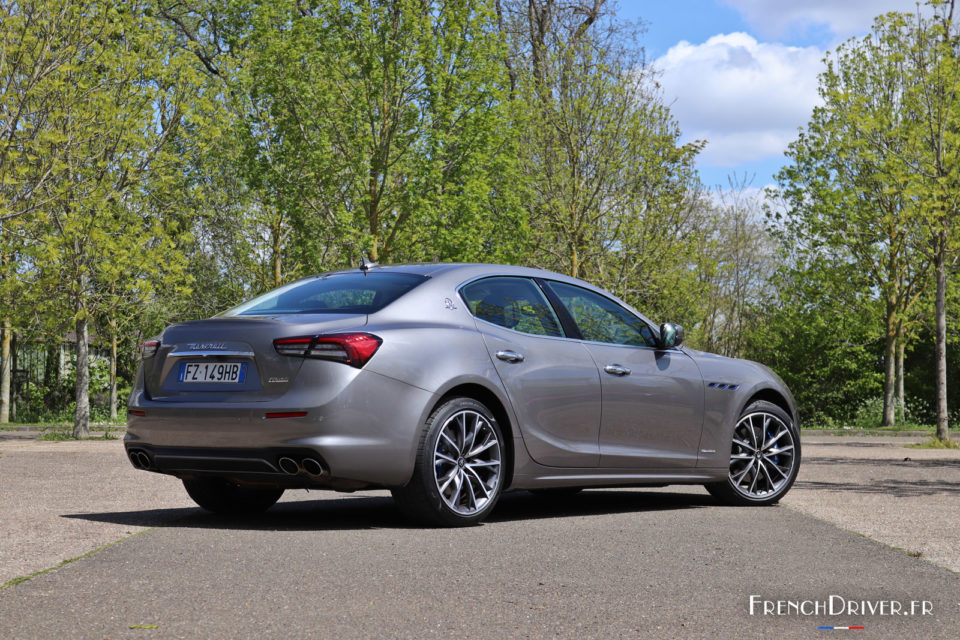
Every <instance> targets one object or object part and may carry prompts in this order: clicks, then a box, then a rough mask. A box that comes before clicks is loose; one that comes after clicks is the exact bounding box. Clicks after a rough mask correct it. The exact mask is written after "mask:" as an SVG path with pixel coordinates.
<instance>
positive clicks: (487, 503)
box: [393, 398, 504, 526]
mask: <svg viewBox="0 0 960 640" xmlns="http://www.w3.org/2000/svg"><path fill="white" fill-rule="evenodd" d="M503 464H504V444H503V436H502V434H501V432H500V427H499V425H498V424H497V421H496V419H495V418H494V417H493V414H492V413H491V412H490V410H489V409H487V408H486V407H485V406H484V405H482V404H481V403H479V402H477V401H476V400H473V399H472V398H453V399H451V400H448V401H447V402H444V403H443V404H442V405H440V406H439V407H438V408H437V409H436V410H435V411H434V412H433V414H432V415H431V416H430V418H429V419H428V420H427V422H426V424H425V425H424V433H423V438H422V440H421V443H420V450H419V451H418V453H417V464H416V468H415V470H414V474H413V478H412V479H411V480H410V482H409V483H408V484H407V486H405V487H398V488H396V489H394V490H393V496H394V498H395V499H396V500H397V503H398V504H399V505H400V507H401V508H402V509H403V510H404V511H406V512H407V513H408V514H409V515H411V516H413V517H414V518H415V519H417V520H419V521H422V522H427V523H430V524H435V525H443V526H463V525H469V524H475V523H477V522H479V521H480V520H482V519H483V518H484V517H486V515H487V514H488V513H489V512H490V510H491V509H493V506H494V504H496V501H497V499H498V498H499V497H500V490H501V488H502V484H503V477H504V468H503Z"/></svg>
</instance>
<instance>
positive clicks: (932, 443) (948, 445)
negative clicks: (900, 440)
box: [907, 438, 960, 449]
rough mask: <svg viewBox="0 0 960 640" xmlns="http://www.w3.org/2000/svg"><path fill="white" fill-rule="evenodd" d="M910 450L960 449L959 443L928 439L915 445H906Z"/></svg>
mask: <svg viewBox="0 0 960 640" xmlns="http://www.w3.org/2000/svg"><path fill="white" fill-rule="evenodd" d="M907 446H908V447H910V448H911V449H960V442H957V441H956V440H941V439H940V438H930V439H929V440H924V441H923V442H918V443H917V444H908V445H907Z"/></svg>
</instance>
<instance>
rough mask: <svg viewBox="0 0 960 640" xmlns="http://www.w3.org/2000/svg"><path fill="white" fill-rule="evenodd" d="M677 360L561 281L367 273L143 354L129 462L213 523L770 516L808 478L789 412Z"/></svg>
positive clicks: (530, 273)
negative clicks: (305, 498) (284, 507)
mask: <svg viewBox="0 0 960 640" xmlns="http://www.w3.org/2000/svg"><path fill="white" fill-rule="evenodd" d="M682 342H683V328H682V327H680V326H678V325H674V324H670V323H665V324H661V325H660V326H659V327H657V326H655V325H654V324H652V323H651V322H650V321H649V320H647V319H646V318H645V317H644V316H643V315H641V314H640V313H638V312H637V311H636V310H634V309H633V308H631V307H630V306H629V305H627V304H626V303H624V302H623V301H621V300H618V299H617V298H616V297H614V296H612V295H610V294H609V293H607V292H606V291H603V290H602V289H598V288H597V287H594V286H592V285H590V284H588V283H586V282H583V281H581V280H577V279H574V278H570V277H566V276H563V275H560V274H557V273H552V272H549V271H543V270H539V269H529V268H521V267H510V266H499V265H487V264H429V265H423V264H420V265H397V266H389V267H386V266H384V267H380V266H378V265H373V264H369V263H366V262H364V264H363V266H362V267H361V268H359V269H356V270H351V271H341V272H336V273H327V274H323V275H319V276H315V277H310V278H305V279H303V280H299V281H297V282H294V283H291V284H289V285H286V286H283V287H280V288H279V289H276V290H274V291H271V292H269V293H267V294H265V295H263V296H260V297H258V298H256V299H254V300H251V301H249V302H247V303H245V304H242V305H240V306H238V307H236V308H234V309H231V310H229V311H226V312H224V313H221V314H220V315H218V316H215V317H213V318H209V319H206V320H196V321H192V322H182V323H178V324H174V325H172V326H170V327H167V328H166V329H165V330H164V331H163V333H162V334H160V335H159V336H158V337H156V338H155V339H152V340H148V341H146V342H144V343H143V344H142V345H141V351H140V358H141V366H140V368H139V371H138V372H137V376H136V381H135V384H134V388H133V391H132V393H131V396H130V401H129V410H128V414H129V415H128V428H127V435H126V438H125V441H124V444H125V446H126V451H127V455H128V457H129V459H130V461H131V462H132V463H133V465H134V466H135V467H136V468H138V469H144V470H147V471H153V472H159V473H165V474H169V475H172V476H176V477H178V478H181V479H182V481H183V483H184V485H185V487H186V490H187V492H188V493H189V494H190V496H191V497H192V498H193V499H194V500H195V501H196V502H197V503H198V504H199V505H200V506H201V507H204V508H205V509H208V510H211V511H214V512H219V513H250V512H256V511H262V510H264V509H267V508H269V507H270V506H271V505H272V504H274V503H275V502H276V501H277V500H278V499H279V498H280V495H281V494H282V493H283V491H284V490H285V489H298V488H299V489H314V488H317V489H332V490H336V491H356V490H361V489H383V488H387V489H389V490H390V491H391V492H392V493H393V496H394V498H395V499H396V501H397V502H398V503H399V505H400V506H401V507H402V509H403V510H404V511H405V512H406V513H408V514H409V515H411V516H412V517H413V518H415V519H416V520H417V521H419V522H423V523H428V524H432V525H446V526H457V525H468V524H473V523H477V522H479V521H481V520H482V519H483V518H485V517H486V516H487V515H489V514H490V512H491V511H492V510H493V508H494V507H495V505H496V503H497V499H498V498H499V497H500V495H501V494H502V493H503V492H504V491H508V490H519V489H525V490H530V491H534V492H538V493H544V494H551V493H553V494H562V493H572V492H575V491H578V490H580V489H583V488H589V487H615V486H642V485H665V484H703V485H705V486H706V487H707V489H708V490H709V491H710V492H711V493H712V494H713V495H714V496H716V497H717V498H719V499H720V500H722V501H724V502H727V503H732V504H738V505H766V504H771V503H773V502H776V501H777V500H778V499H780V498H781V497H782V496H783V495H784V494H785V493H786V492H787V490H788V489H789V488H790V486H791V485H792V484H793V481H794V479H795V478H796V475H797V471H798V468H799V464H800V439H799V436H798V431H797V426H796V408H795V404H794V401H793V397H792V396H791V394H790V391H789V390H788V389H787V387H786V385H785V384H784V383H783V381H781V380H780V378H778V377H777V376H776V374H774V373H773V372H772V371H770V370H769V369H768V368H766V367H764V366H763V365H760V364H757V363H755V362H749V361H745V360H736V359H732V358H725V357H721V356H717V355H713V354H709V353H703V352H699V351H695V350H693V349H690V348H688V347H686V346H683V344H682Z"/></svg>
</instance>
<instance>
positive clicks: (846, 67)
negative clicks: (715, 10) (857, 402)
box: [777, 14, 930, 425]
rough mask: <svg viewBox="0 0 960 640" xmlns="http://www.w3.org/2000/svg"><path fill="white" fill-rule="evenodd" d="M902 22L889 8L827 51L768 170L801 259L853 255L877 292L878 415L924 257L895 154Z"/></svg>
mask: <svg viewBox="0 0 960 640" xmlns="http://www.w3.org/2000/svg"><path fill="white" fill-rule="evenodd" d="M904 26H905V22H904V17H903V16H902V15H899V14H889V15H888V16H885V17H882V18H879V19H878V20H877V21H876V22H875V24H874V28H873V32H872V33H871V34H870V35H868V36H866V37H864V38H862V39H859V40H857V39H854V40H850V41H848V42H847V43H845V44H843V45H841V46H840V47H839V48H838V49H837V51H836V53H835V54H834V55H833V56H831V57H828V59H827V60H826V63H827V68H826V71H824V72H823V73H822V74H821V75H820V95H821V98H822V99H823V106H821V107H817V108H816V109H815V110H814V113H813V116H812V118H811V120H810V122H809V123H808V125H807V127H806V131H804V132H802V133H801V134H800V137H799V138H798V139H797V140H796V141H795V142H793V143H791V144H790V147H789V149H788V151H787V156H788V158H790V160H791V163H790V164H789V165H787V166H786V167H784V168H783V169H782V170H781V171H780V173H779V174H778V176H777V178H778V180H779V183H780V195H781V196H782V197H783V198H784V202H785V205H786V213H785V214H784V218H783V220H782V225H781V226H780V228H779V229H778V232H779V233H780V235H781V237H782V238H783V239H784V241H785V242H786V243H788V244H790V245H792V246H794V247H796V248H797V250H798V251H800V252H803V254H805V255H803V256H802V262H803V263H806V264H817V263H818V261H817V259H816V257H817V256H818V255H820V254H823V253H829V254H835V255H837V256H838V257H839V259H840V260H841V261H846V262H848V263H849V264H851V265H855V270H856V271H857V272H858V273H861V274H863V275H864V277H866V278H867V279H868V282H869V285H870V287H872V288H873V289H874V290H875V291H876V292H877V295H878V297H879V299H880V300H881V303H882V306H883V316H882V323H883V338H884V345H885V346H884V364H883V371H884V384H883V400H884V403H883V404H884V411H883V424H884V425H890V424H893V422H894V419H895V414H894V408H895V384H896V359H897V353H898V349H897V342H898V339H903V337H904V332H903V330H902V328H903V323H904V322H905V321H907V320H908V319H909V318H910V317H911V314H912V312H913V309H914V307H915V305H916V304H917V302H918V300H919V299H920V296H921V295H922V293H923V291H924V288H925V287H926V285H927V283H928V281H929V266H930V261H929V259H927V258H926V257H925V254H923V253H922V252H921V246H920V245H921V243H922V242H923V237H924V215H923V205H922V201H921V199H920V198H919V196H918V192H917V190H916V185H915V179H914V177H913V175H912V172H911V170H910V167H909V165H907V164H906V163H905V162H904V154H905V153H907V151H908V149H909V148H910V147H911V145H913V144H914V137H915V115H916V114H915V113H914V112H912V111H911V110H910V109H909V104H910V95H909V91H910V87H909V85H908V84H906V83H905V82H904V79H905V78H907V77H909V75H910V73H911V68H910V64H909V61H908V60H907V58H906V56H905V55H904V48H903V47H904V40H903V29H904ZM777 215H778V216H779V214H777ZM861 311H862V310H861Z"/></svg>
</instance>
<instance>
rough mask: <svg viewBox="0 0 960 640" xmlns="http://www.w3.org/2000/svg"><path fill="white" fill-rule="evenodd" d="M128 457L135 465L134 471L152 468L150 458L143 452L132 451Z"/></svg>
mask: <svg viewBox="0 0 960 640" xmlns="http://www.w3.org/2000/svg"><path fill="white" fill-rule="evenodd" d="M127 457H128V458H130V464H132V465H133V468H134V469H149V468H150V456H148V455H147V454H145V453H144V452H143V451H137V450H134V451H131V452H130V453H128V454H127Z"/></svg>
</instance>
